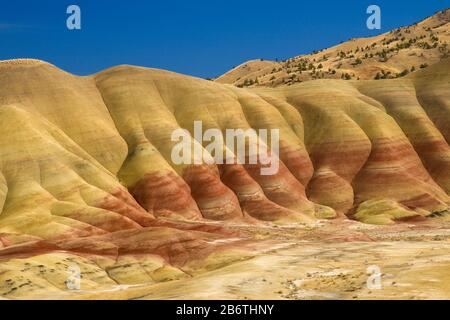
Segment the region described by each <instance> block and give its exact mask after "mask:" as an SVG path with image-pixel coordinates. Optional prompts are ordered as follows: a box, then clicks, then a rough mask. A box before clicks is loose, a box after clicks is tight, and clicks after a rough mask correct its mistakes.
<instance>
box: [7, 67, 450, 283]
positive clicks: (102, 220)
mask: <svg viewBox="0 0 450 320" xmlns="http://www.w3.org/2000/svg"><path fill="white" fill-rule="evenodd" d="M449 119H450V61H449V60H448V59H444V60H442V61H441V62H439V63H437V64H435V65H433V66H430V67H429V68H427V69H425V70H421V71H418V72H415V73H414V74H411V75H409V76H407V77H405V78H402V79H395V80H380V81H341V80H317V81H310V82H305V83H301V84H298V85H293V86H289V87H279V88H255V89H241V88H236V87H233V86H229V85H222V84H219V83H215V82H211V81H206V80H202V79H197V78H193V77H189V76H184V75H180V74H176V73H172V72H168V71H162V70H156V69H146V68H141V67H133V66H118V67H114V68H111V69H108V70H105V71H102V72H100V73H98V74H96V75H93V76H89V77H78V76H74V75H71V74H69V73H66V72H64V71H62V70H60V69H58V68H57V67H55V66H53V65H50V64H48V63H45V62H41V61H36V60H15V61H5V62H1V63H0V211H1V214H0V247H2V249H1V250H0V256H1V257H2V259H6V260H8V261H9V262H8V265H10V266H11V265H14V263H15V262H14V261H15V260H11V259H14V258H17V257H22V256H30V255H31V256H33V255H36V254H44V255H45V254H46V253H48V252H54V251H61V250H62V251H65V252H73V253H77V254H80V255H83V256H86V255H87V256H92V255H93V256H95V257H102V260H101V261H102V263H103V264H102V263H100V265H102V266H103V270H109V272H108V276H109V277H111V278H112V279H114V280H115V281H116V282H119V283H130V281H131V282H133V281H135V282H139V281H141V280H142V279H134V278H133V279H132V280H130V279H129V277H130V274H129V273H125V274H123V273H121V272H117V269H116V267H117V266H118V265H120V264H121V263H122V262H123V261H129V260H132V261H134V262H133V265H137V266H138V268H140V269H141V270H147V271H146V272H145V274H146V276H145V277H149V275H150V276H151V277H152V279H153V278H154V279H160V278H161V277H159V278H158V276H155V274H154V273H152V272H153V271H155V270H160V271H161V270H163V269H161V268H162V267H164V266H167V268H183V266H186V264H189V263H194V262H193V261H194V260H196V259H199V257H201V258H202V259H203V258H205V257H207V256H209V255H211V254H212V253H215V254H217V252H225V251H226V250H229V249H231V250H234V249H236V248H237V247H238V246H236V245H235V244H232V245H231V244H230V242H227V241H216V240H218V239H222V238H230V237H233V235H232V234H231V233H230V232H229V231H227V230H225V229H223V228H221V227H220V226H217V224H210V223H205V224H198V223H196V224H192V223H189V221H204V222H207V221H210V220H216V221H236V222H242V223H252V224H253V223H263V222H264V221H272V222H280V223H291V222H300V223H309V222H312V221H314V220H316V219H322V218H334V217H338V216H341V217H348V218H351V219H357V220H360V221H362V222H367V223H382V224H389V223H395V221H401V220H404V219H425V218H426V217H427V216H429V215H431V214H433V213H436V212H442V211H445V210H448V206H449V203H450V197H449V194H450V170H449V169H450V148H449V141H450V125H449ZM194 121H202V125H203V129H204V130H206V129H218V130H220V131H221V132H224V131H225V130H226V129H244V130H245V129H249V128H253V129H256V130H257V129H278V130H279V137H280V152H279V159H280V162H279V170H278V171H277V172H276V174H274V175H262V174H261V170H260V169H261V167H262V164H261V163H257V164H248V163H245V164H238V163H231V164H211V163H209V162H205V161H204V159H202V157H201V155H200V154H198V153H196V152H194V153H193V154H192V163H194V164H175V163H174V162H173V161H172V160H171V153H172V150H173V148H174V146H175V145H176V143H177V142H176V141H172V139H171V135H172V133H173V132H174V130H176V129H180V128H181V129H186V130H187V131H189V132H190V134H191V135H194V133H193V123H194ZM194 144H195V148H194V150H201V151H203V152H204V153H207V151H206V150H205V147H206V145H207V143H205V142H202V141H194ZM248 144H249V145H250V142H248ZM225 151H230V150H224V152H225ZM196 161H198V163H197V162H196ZM195 163H197V164H195ZM167 218H169V219H167ZM174 219H175V220H174ZM218 243H219V244H218ZM241 246H242V247H243V245H241ZM224 250H225V251H224ZM137 256H139V258H137ZM60 258H61V259H62V260H64V259H66V258H67V257H65V256H64V257H60ZM106 258H108V259H111V260H108V259H107V262H105V260H103V259H106ZM142 259H143V260H145V261H144V262H142ZM62 260H61V261H62ZM58 261H59V262H61V261H60V260H58ZM136 261H137V262H136ZM148 261H151V263H150V264H152V263H153V264H152V265H155V264H156V265H158V266H159V267H157V268H156V267H155V268H153V269H152V270H150V271H149V269H148V268H149V267H148V263H149V262H148ZM155 261H156V262H155ZM55 263H56V262H55ZM194 264H195V263H194ZM8 268H9V267H8ZM146 268H147V269H146ZM114 270H116V271H114ZM119 270H121V269H119ZM174 270H175V269H174ZM172 271H173V270H172V269H170V270H169V271H168V272H169V273H170V274H172V273H173V272H174V273H175V274H178V273H180V274H183V271H181V269H176V271H173V272H172ZM92 272H94V271H92ZM99 272H100V271H99ZM94 273H95V272H94ZM163 278H164V277H163Z"/></svg>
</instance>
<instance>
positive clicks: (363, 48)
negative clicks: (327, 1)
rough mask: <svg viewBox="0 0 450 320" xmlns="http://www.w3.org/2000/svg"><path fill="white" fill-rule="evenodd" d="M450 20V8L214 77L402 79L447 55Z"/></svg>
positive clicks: (267, 81)
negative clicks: (380, 31)
mask: <svg viewBox="0 0 450 320" xmlns="http://www.w3.org/2000/svg"><path fill="white" fill-rule="evenodd" d="M449 21H450V9H446V10H443V11H440V12H437V13H436V14H435V15H433V16H431V17H429V18H427V19H425V20H423V21H420V22H418V23H416V24H413V25H411V26H406V27H401V28H398V29H395V30H392V31H390V32H387V33H384V34H381V35H378V36H375V37H371V38H354V39H350V40H349V41H346V42H343V43H341V44H338V45H336V46H333V47H331V48H327V49H323V50H320V51H318V52H313V53H311V54H306V55H299V56H296V57H293V58H290V59H287V60H286V61H282V62H276V61H267V60H263V61H261V60H251V61H247V62H245V63H243V64H241V65H239V66H237V67H235V68H233V69H232V70H230V71H228V72H227V73H225V74H224V75H222V76H220V77H218V78H217V79H216V80H215V81H217V82H219V83H228V84H234V85H236V86H239V87H252V86H270V87H276V86H280V85H291V84H293V83H297V82H302V81H307V80H311V79H344V80H350V79H351V80H359V79H364V80H369V79H391V78H398V77H403V76H405V75H407V74H408V73H411V72H415V71H417V70H420V69H423V68H426V67H427V66H429V65H432V64H434V63H436V62H438V61H440V60H441V59H444V58H446V57H448V56H449V42H450V29H449ZM299 45H300V46H301V44H299Z"/></svg>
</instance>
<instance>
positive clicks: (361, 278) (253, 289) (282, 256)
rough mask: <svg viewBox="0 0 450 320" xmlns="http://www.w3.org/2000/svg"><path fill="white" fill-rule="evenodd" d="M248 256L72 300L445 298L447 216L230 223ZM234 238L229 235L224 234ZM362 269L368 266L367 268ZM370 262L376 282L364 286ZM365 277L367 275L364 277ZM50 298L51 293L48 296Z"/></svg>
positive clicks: (449, 249)
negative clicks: (249, 246) (384, 221)
mask: <svg viewBox="0 0 450 320" xmlns="http://www.w3.org/2000/svg"><path fill="white" fill-rule="evenodd" d="M233 227H234V228H236V229H240V231H242V232H243V233H245V234H246V236H248V237H252V238H254V239H257V240H258V248H259V249H255V252H254V253H253V254H252V255H249V256H247V257H243V258H242V259H241V260H239V261H235V262H233V263H230V264H228V265H227V264H225V265H224V266H222V267H219V268H217V269H214V270H210V271H208V270H206V271H205V270H203V271H201V272H199V274H194V275H192V277H190V278H184V279H180V280H174V281H168V282H163V283H158V284H152V285H135V286H118V287H115V288H111V289H108V290H102V291H99V292H78V293H76V294H75V293H74V294H73V295H71V297H72V298H76V299H80V298H81V299H448V298H450V273H449V272H448V270H449V269H450V241H449V240H450V217H448V216H443V217H437V218H433V219H429V220H428V221H425V222H416V223H411V222H410V223H402V224H396V225H392V226H373V225H365V224H361V223H358V222H353V221H344V220H340V221H333V222H320V223H319V224H317V225H316V226H314V227H308V228H305V227H300V226H290V227H282V226H271V227H260V226H258V227H256V226H255V227H249V226H233ZM230 241H233V240H230ZM368 268H369V269H368ZM370 268H379V272H380V273H381V278H380V279H381V282H380V284H381V285H380V286H379V287H377V286H376V285H375V287H372V288H369V287H368V285H367V283H368V282H369V283H372V284H373V283H374V282H373V281H371V279H373V277H370V276H371V274H372V273H371V272H376V271H371V270H376V269H370ZM368 280H369V281H368ZM47 298H51V297H47Z"/></svg>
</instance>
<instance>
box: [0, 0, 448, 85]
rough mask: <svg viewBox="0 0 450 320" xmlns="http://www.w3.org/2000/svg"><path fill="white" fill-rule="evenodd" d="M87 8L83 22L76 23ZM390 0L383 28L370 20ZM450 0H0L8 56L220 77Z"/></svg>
mask: <svg viewBox="0 0 450 320" xmlns="http://www.w3.org/2000/svg"><path fill="white" fill-rule="evenodd" d="M71 4H76V5H79V6H80V8H81V13H82V17H81V21H82V29H81V30H75V31H70V30H68V29H67V27H66V19H67V17H68V15H67V14H66V9H67V7H68V6H69V5H71ZM370 4H377V5H379V6H380V7H381V17H382V29H381V30H369V29H367V27H366V19H367V17H368V15H367V14H366V8H367V7H368V6H369V5H370ZM448 7H450V0H428V1H411V0H410V1H405V0H398V1H392V0H390V1H389V0H372V1H365V0H351V1H337V0H336V1H325V0H322V1H300V0H290V1H288V0H277V1H273V0H272V1H265V0H258V1H256V0H255V1H254V0H247V1H245V0H241V1H237V0H221V1H216V0H209V1H205V0H190V1H180V0H166V1H162V0H160V1H137V0H127V1H115V0H95V1H94V0H88V1H85V0H72V1H61V0H58V1H49V0H40V1H20V0H16V1H6V0H1V1H0V59H2V60H3V59H11V58H19V57H29V58H39V59H43V60H46V61H49V62H51V63H53V64H55V65H57V66H59V67H61V68H63V69H65V70H67V71H70V72H72V73H75V74H79V75H87V74H91V73H95V72H97V71H100V70H102V69H104V68H107V67H110V66H113V65H118V64H134V65H140V66H147V67H154V68H162V69H168V70H172V71H176V72H180V73H184V74H190V75H194V76H199V77H214V76H217V75H220V74H222V73H223V72H225V71H227V70H229V69H230V68H232V67H233V66H235V65H238V64H240V63H242V62H244V61H246V60H249V59H256V58H265V59H276V58H278V59H285V58H288V57H291V56H295V55H298V54H302V53H308V52H311V51H312V50H317V49H322V48H324V47H328V46H331V45H334V44H336V43H339V42H341V41H344V40H347V39H349V38H352V37H361V36H372V35H376V34H378V33H380V32H385V31H389V30H391V29H393V28H395V27H399V26H402V25H408V24H411V23H414V22H417V21H419V20H421V19H422V18H424V17H426V16H429V15H432V14H433V13H435V12H436V11H438V10H442V9H444V8H448Z"/></svg>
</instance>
